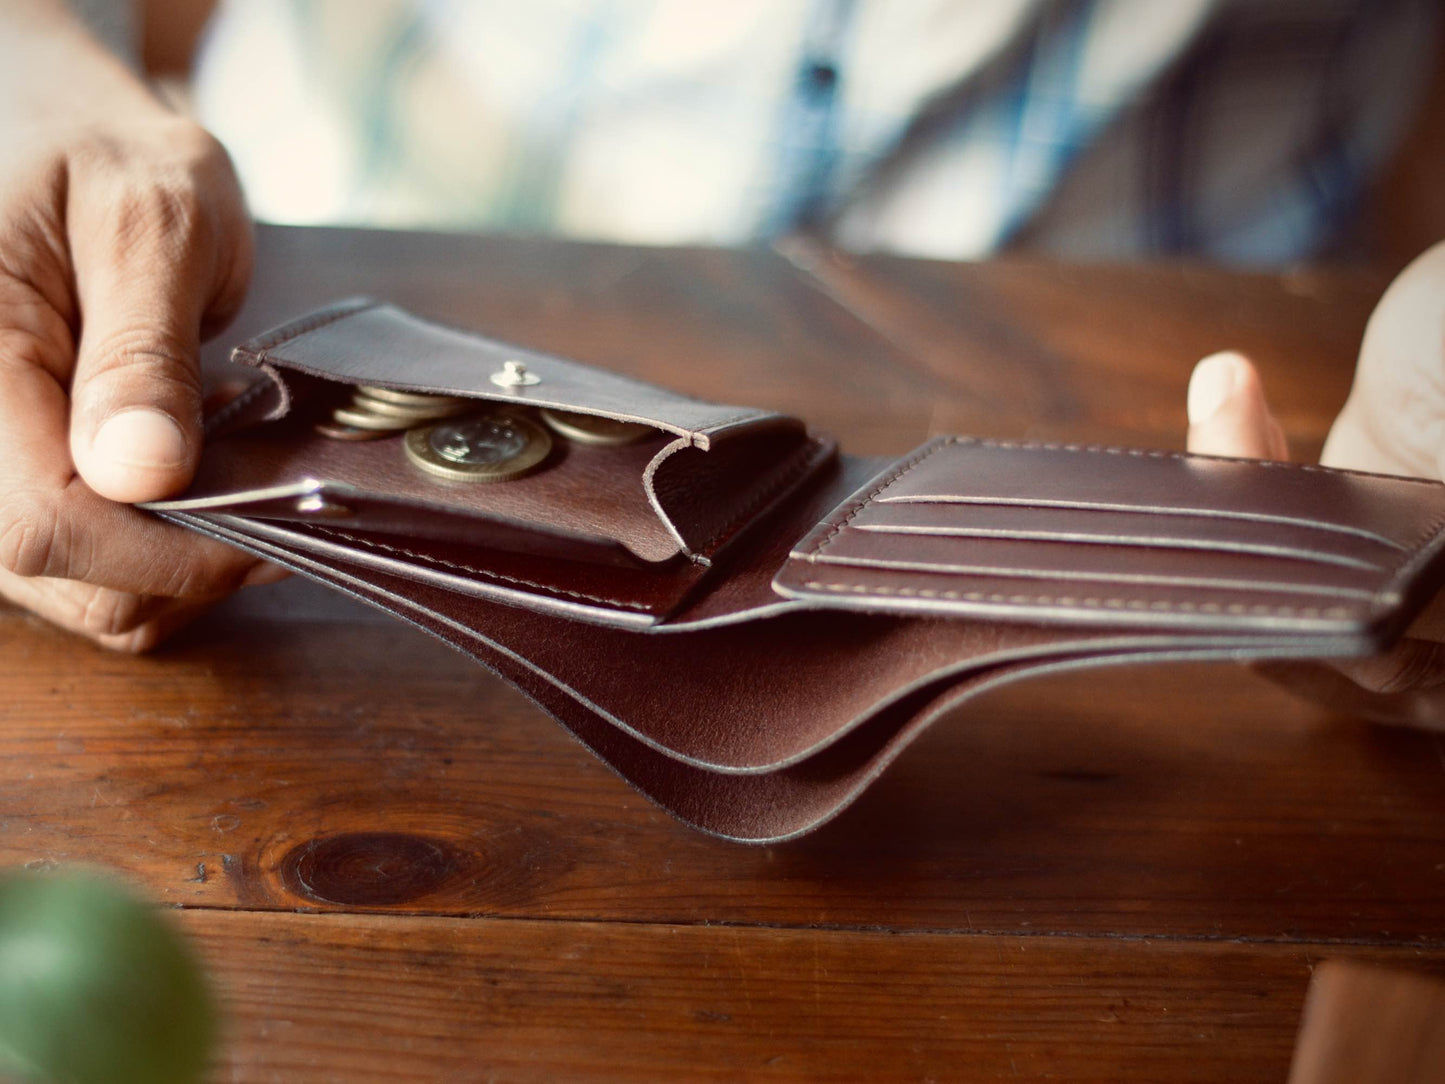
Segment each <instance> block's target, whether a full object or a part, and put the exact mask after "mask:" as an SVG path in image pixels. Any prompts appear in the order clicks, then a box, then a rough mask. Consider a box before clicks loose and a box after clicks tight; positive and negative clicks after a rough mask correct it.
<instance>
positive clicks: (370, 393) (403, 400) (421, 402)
mask: <svg viewBox="0 0 1445 1084" xmlns="http://www.w3.org/2000/svg"><path fill="white" fill-rule="evenodd" d="M356 391H357V394H359V395H365V396H367V397H368V398H371V399H380V400H381V401H383V402H386V403H395V404H396V405H397V406H412V407H444V406H451V405H452V404H454V403H465V402H467V400H466V399H463V398H462V397H460V396H457V395H433V394H431V393H430V392H420V391H398V390H397V389H396V388H383V387H381V386H379V385H377V384H359V385H357V388H356Z"/></svg>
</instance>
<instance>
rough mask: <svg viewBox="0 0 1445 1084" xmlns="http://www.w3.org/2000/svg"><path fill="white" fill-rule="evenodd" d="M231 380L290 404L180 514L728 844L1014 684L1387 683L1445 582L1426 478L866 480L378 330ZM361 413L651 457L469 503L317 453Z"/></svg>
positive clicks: (1064, 469)
mask: <svg viewBox="0 0 1445 1084" xmlns="http://www.w3.org/2000/svg"><path fill="white" fill-rule="evenodd" d="M233 356H234V359H235V360H236V361H238V362H240V363H242V364H245V365H249V366H253V367H256V368H258V369H260V370H261V371H262V372H263V373H264V374H265V379H262V380H260V381H258V382H257V383H255V384H254V385H252V386H251V388H250V389H249V390H248V391H247V392H246V393H245V394H244V395H242V396H241V397H240V398H238V399H236V400H234V401H233V402H232V403H231V404H229V405H228V406H227V407H226V408H225V409H223V410H222V411H220V412H219V413H217V414H216V415H214V416H213V417H212V418H211V419H210V420H209V423H208V434H209V435H208V440H207V446H206V452H205V455H204V457H203V461H202V464H201V468H200V471H199V473H198V475H197V478H196V480H195V483H194V485H193V486H192V488H191V490H190V491H188V492H187V493H186V494H185V495H184V496H183V497H182V498H180V499H178V500H172V501H164V502H160V503H157V504H154V505H151V506H150V507H151V508H152V509H153V510H154V511H155V512H156V513H157V514H159V515H162V516H164V517H166V518H167V519H170V520H173V521H175V522H178V523H182V524H185V525H187V526H189V527H193V528H195V529H196V530H199V531H203V532H205V533H207V534H210V535H212V536H214V537H217V538H220V539H223V540H225V541H227V542H230V543H233V544H235V545H237V546H239V547H241V548H243V549H246V550H249V551H251V552H253V553H256V554H259V555H261V556H263V557H265V558H267V559H269V560H272V561H275V562H277V563H279V564H283V565H286V566H288V567H290V568H293V569H295V570H296V571H297V572H300V573H302V574H303V575H307V576H310V577H312V578H314V579H317V580H320V581H322V582H324V583H327V584H330V585H332V586H334V587H335V588H337V589H339V590H342V591H345V592H348V593H350V594H352V595H354V596H356V597H358V598H361V599H363V600H365V601H367V602H370V603H372V604H374V605H376V606H378V607H381V608H382V609H384V610H387V611H388V612H390V613H393V614H395V615H396V616H398V617H401V618H403V619H405V620H407V621H410V622H412V623H413V624H415V625H418V626H420V627H421V628H423V629H426V630H427V631H428V632H431V633H433V634H434V635H436V636H438V637H440V638H441V639H443V640H445V641H446V642H447V643H449V644H451V645H453V646H454V647H456V648H458V649H459V650H461V651H463V652H465V653H466V654H468V655H470V656H472V657H473V658H475V659H477V660H478V661H479V662H481V663H483V664H484V665H485V666H487V667H489V668H490V669H492V670H494V671H495V672H497V673H498V674H500V675H502V676H503V677H505V678H507V679H508V680H510V681H512V682H513V683H515V684H516V685H517V686H518V687H519V688H520V689H522V691H523V692H525V693H526V694H528V695H529V696H530V697H532V698H533V699H534V700H535V701H536V702H537V703H538V704H539V705H541V706H542V707H543V708H544V709H546V710H547V711H548V712H550V713H551V714H552V715H554V716H555V717H556V718H557V720H558V721H559V722H560V723H561V724H562V725H563V726H565V727H567V728H568V729H569V730H570V731H571V732H572V733H573V734H574V735H575V736H576V737H577V738H578V739H579V740H580V741H581V742H583V743H584V744H585V745H587V746H588V747H589V748H591V749H592V750H593V751H594V752H595V753H596V754H597V755H598V756H600V757H601V758H602V759H603V760H604V761H606V762H607V763H608V764H609V765H610V766H611V767H612V768H613V769H614V770H615V771H617V772H618V774H620V775H621V776H622V777H623V778H624V779H626V780H627V781H628V782H630V783H632V784H633V785H634V786H635V787H637V788H638V789H639V790H641V791H642V792H643V793H644V794H646V795H647V796H648V797H649V798H651V799H652V800H653V801H655V802H657V803H658V804H659V805H661V806H662V807H663V808H665V809H667V810H668V811H669V812H671V813H673V814H674V815H676V816H678V817H680V818H681V819H683V820H685V821H688V822H690V823H691V824H693V825H696V826H697V827H699V828H701V829H703V830H705V831H708V832H712V833H715V834H717V835H720V836H724V837H727V838H730V839H737V840H747V841H755V842H762V841H771V840H778V839H783V838H787V837H789V836H795V835H798V834H800V833H803V832H806V831H808V830H810V829H812V828H814V827H816V826H818V825H819V824H820V823H822V822H823V821H825V820H827V819H828V818H829V817H831V816H833V815H834V814H836V813H837V812H838V811H839V810H840V809H842V808H843V807H844V806H846V805H847V804H848V803H849V802H850V801H852V799H853V798H855V797H856V796H857V795H858V794H859V793H860V792H861V791H862V789H863V788H864V787H865V786H867V785H868V783H869V782H870V781H872V780H873V779H874V778H876V777H877V775H878V774H879V773H880V772H881V771H882V770H883V769H884V768H885V767H886V766H887V765H888V764H889V763H890V762H891V761H892V760H893V758H894V757H896V756H898V754H899V753H900V752H901V751H902V750H903V749H904V748H905V747H906V746H907V745H908V743H909V742H910V741H912V739H913V738H914V737H916V736H917V735H918V734H919V733H920V731H922V729H923V728H924V727H926V726H928V725H929V724H930V723H932V722H933V721H934V720H935V719H937V718H939V717H940V716H941V715H943V714H944V713H945V712H946V711H948V710H949V709H950V708H952V707H954V706H955V705H957V704H959V703H960V702H961V701H963V700H964V699H966V698H968V697H970V696H972V695H974V694H975V693H978V692H980V691H981V690H983V689H986V688H989V687H991V686H994V685H998V684H1000V683H1002V682H1006V681H1014V680H1018V679H1020V678H1023V677H1026V676H1030V675H1035V674H1040V673H1044V672H1047V671H1053V670H1059V669H1062V668H1070V667H1085V666H1097V665H1101V664H1104V663H1122V662H1132V661H1144V660H1158V659H1266V658H1276V659H1278V658H1324V657H1331V656H1335V657H1339V656H1350V655H1361V654H1367V653H1370V652H1373V651H1376V650H1379V649H1380V648H1382V647H1384V646H1386V645H1388V644H1390V643H1391V642H1392V641H1393V640H1394V639H1396V638H1397V637H1398V636H1399V635H1400V634H1401V632H1402V630H1403V629H1404V628H1405V627H1406V625H1407V624H1408V622H1409V621H1410V620H1411V618H1412V617H1413V616H1414V615H1415V613H1416V612H1417V611H1418V610H1419V609H1420V608H1421V606H1422V605H1423V604H1424V602H1425V601H1426V600H1427V599H1428V598H1429V597H1430V596H1431V595H1432V594H1433V593H1434V591H1435V589H1436V588H1437V586H1438V585H1439V582H1440V580H1441V577H1442V575H1445V562H1442V559H1441V551H1442V533H1441V528H1442V526H1445V486H1441V485H1440V484H1438V483H1435V482H1428V481H1423V480H1419V479H1413V478H1393V477H1384V476H1379V475H1368V474H1361V473H1354V472H1348V471H1338V470H1329V469H1324V468H1321V467H1315V466H1302V465H1295V464H1286V463H1270V462H1259V461H1247V460H1235V459H1217V458H1210V457H1203V456H1189V455H1181V454H1177V453H1173V452H1159V451H1143V450H1136V449H1127V448H1113V447H1092V446H1081V445H1053V444H1032V443H1013V442H1007V441H994V440H975V439H970V438H967V437H946V438H941V439H937V440H933V441H931V442H929V443H928V444H925V445H924V446H923V447H921V448H919V449H917V450H915V451H913V452H910V453H909V454H908V455H906V456H904V457H903V458H901V459H898V460H894V461H890V460H886V459H862V458H855V457H851V456H840V455H838V454H837V452H836V449H835V447H834V444H833V442H832V441H831V440H829V439H828V438H826V437H824V436H821V435H819V434H817V433H814V432H812V431H810V430H809V429H808V427H807V426H806V425H805V424H804V423H803V422H801V421H799V420H798V419H796V418H791V417H786V416H783V415H779V414H776V413H772V412H769V411H766V410H758V409H753V408H748V407H738V406H727V405H722V404H717V403H707V402H702V401H699V400H697V399H693V398H690V397H687V396H684V395H679V394H676V393H674V392H670V391H667V390H665V389H663V388H659V387H655V386H652V385H649V384H645V383H642V382H640V381H636V380H631V379H628V378H625V377H621V376H618V375H616V374H613V373H609V372H605V371H602V370H599V369H594V368H590V367H588V366H586V365H582V364H579V363H577V362H573V361H566V360H563V359H560V358H555V357H550V356H547V355H542V354H537V353H534V352H532V351H529V350H525V349H522V348H519V347H516V346H510V345H507V344H504V343H499V342H495V341H493V340H490V339H486V338H484V337H481V336H478V335H474V334H471V333H467V332H463V331H458V330H454V329H451V328H446V327H441V326H438V325H436V324H432V323H428V322H425V321H423V320H419V319H417V318H415V317H413V316H411V315H409V314H407V313H405V312H403V311H401V310H399V309H396V308H394V307H392V306H389V305H385V304H381V303H378V302H376V301H371V300H353V301H346V302H342V303H340V304H337V305H333V306H331V307H329V308H327V309H325V310H323V311H320V312H317V313H314V314H312V315H310V316H307V317H305V318H303V319H300V320H297V321H295V322H293V323H290V324H288V325H286V326H285V327H282V328H280V329H278V330H276V331H274V332H272V333H270V334H267V335H265V336H262V337H260V338H258V339H254V340H252V341H250V342H247V343H244V344H242V345H241V346H239V347H237V348H236V350H235V352H234V355H233ZM509 363H510V364H509ZM357 385H373V386H379V387H383V388H390V389H394V390H397V391H409V392H413V393H430V394H439V395H447V396H457V397H464V398H471V399H477V400H489V401H491V403H494V404H495V403H501V404H507V407H506V409H508V410H512V411H518V412H542V411H545V410H548V409H551V410H563V411H569V412H573V413H576V414H586V415H594V416H597V417H603V418H610V419H614V420H620V421H626V422H631V423H639V424H640V425H642V426H644V427H645V428H644V429H641V430H638V431H637V432H638V433H639V434H641V435H640V438H639V439H636V440H634V441H632V442H631V443H626V444H613V445H593V444H588V443H583V442H573V441H568V440H565V439H562V438H561V437H559V438H558V439H556V441H555V443H554V447H553V449H552V452H551V453H550V455H549V457H548V458H547V459H546V460H545V461H544V462H542V463H541V465H540V466H539V467H538V468H537V469H535V470H533V471H532V472H531V473H529V474H526V475H524V476H522V477H519V478H516V479H513V480H510V481H505V482H498V483H495V484H477V483H474V482H463V481H453V480H448V479H446V478H438V477H436V476H435V475H433V474H430V473H427V472H425V471H422V470H419V469H417V466H416V465H415V464H414V463H413V462H410V461H409V460H408V457H407V456H406V455H405V454H404V448H403V440H402V438H400V437H397V438H392V439H383V440H375V441H357V442H347V441H337V440H332V439H328V438H327V437H325V436H323V435H320V434H318V432H317V431H316V429H315V424H316V421H317V418H318V417H319V416H321V415H319V414H318V412H325V411H326V410H328V409H330V406H329V404H334V403H335V402H336V399H337V396H338V395H341V396H345V395H349V394H350V389H351V388H353V387H355V386H357ZM483 407H485V408H486V409H493V410H494V409H496V408H495V407H492V406H489V405H488V404H483V403H479V404H478V408H479V409H481V408H483ZM539 416H540V414H539Z"/></svg>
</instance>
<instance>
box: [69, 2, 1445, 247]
mask: <svg viewBox="0 0 1445 1084" xmlns="http://www.w3.org/2000/svg"><path fill="white" fill-rule="evenodd" d="M76 3H77V4H78V6H80V7H82V8H84V9H87V11H88V17H89V18H90V20H91V21H92V24H93V25H96V26H97V27H98V28H100V30H101V32H102V33H103V34H105V35H106V36H107V38H108V40H110V41H111V42H112V44H113V45H114V46H115V47H116V48H117V50H118V51H120V52H122V53H123V54H126V55H129V56H130V57H131V58H133V61H134V63H136V64H137V65H138V66H140V67H142V68H143V69H144V70H145V71H146V72H147V73H148V74H149V75H151V76H152V77H153V78H155V79H157V80H161V81H163V82H164V83H165V85H166V87H167V88H168V93H170V94H171V95H172V96H173V97H174V98H175V99H176V100H178V101H180V102H182V103H184V106H185V108H188V109H190V110H192V111H193V112H194V113H195V114H196V115H198V116H199V118H200V119H201V121H202V122H203V123H204V124H206V125H207V126H208V127H210V128H211V129H212V131H214V132H215V133H216V134H217V135H218V136H219V137H220V138H221V139H222V141H223V142H224V143H225V145H226V146H227V148H228V150H229V151H230V153H231V154H232V156H233V158H234V159H235V161H236V164H237V167H238V170H239V172H240V174H241V177H242V180H243V183H244V185H245V187H246V190H247V195H248V199H249V201H250V203H251V206H252V209H253V212H254V213H255V214H256V215H257V217H259V218H261V219H263V220H269V221H276V222H285V223H293V224H303V223H306V224H337V225H340V224H346V225H362V224H364V225H382V226H397V227H427V228H444V229H469V230H470V229H481V230H494V231H495V230H502V231H520V232H547V233H556V234H561V235H565V236H569V237H576V238H583V239H600V240H612V241H623V242H629V243H658V244H711V245H728V246H730V245H741V244H748V243H752V242H754V241H757V240H760V239H767V238H771V237H776V236H778V235H782V234H788V233H810V234H815V235H819V236H822V237H824V238H826V239H828V240H829V241H831V242H833V243H836V244H839V245H841V246H843V247H846V248H850V249H854V250H859V251H890V252H899V253H905V254H910V255H918V256H928V257H939V258H946V259H970V258H977V257H982V256H986V255H990V254H993V253H996V252H1001V251H1008V252H1014V251H1027V252H1041V253H1048V254H1051V255H1055V256H1061V257H1065V258H1078V259H1087V260H1119V259H1132V258H1139V257H1155V256H1165V257H1176V256H1184V257H1192V258H1198V259H1203V260H1211V261H1218V262H1222V263H1226V264H1230V265H1236V266H1241V265H1242V266H1263V267H1278V266H1285V265H1293V264H1298V263H1300V262H1305V261H1332V262H1337V261H1349V262H1356V263H1368V264H1370V265H1372V266H1375V267H1378V268H1379V269H1381V270H1385V271H1390V270H1394V269H1396V268H1398V267H1400V266H1402V265H1403V264H1404V263H1405V262H1407V261H1408V259H1409V258H1410V257H1411V256H1413V255H1415V254H1417V253H1418V252H1419V251H1421V250H1422V249H1424V248H1425V247H1427V246H1428V245H1429V244H1430V243H1432V242H1433V241H1435V240H1438V239H1440V238H1441V237H1445V154H1442V151H1441V148H1442V147H1445V76H1442V71H1445V66H1442V65H1441V63H1440V59H1441V55H1442V42H1445V25H1442V24H1445V20H1442V18H1441V11H1440V5H1439V4H1438V2H1437V0H1373V2H1369V0H886V2H885V0H733V2H731V3H728V4H713V5H699V4H696V3H692V2H688V0H530V2H529V3H527V4H525V5H519V4H512V3H501V2H500V0H497V2H489V0H453V2H447V0H360V2H358V0H219V2H217V0H136V2H135V3H133V4H130V5H127V4H121V3H116V2H115V0H85V2H82V0H76Z"/></svg>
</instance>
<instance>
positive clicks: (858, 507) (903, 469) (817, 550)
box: [802, 437, 960, 558]
mask: <svg viewBox="0 0 1445 1084" xmlns="http://www.w3.org/2000/svg"><path fill="white" fill-rule="evenodd" d="M959 442H960V438H958V437H949V438H947V439H946V440H944V441H943V442H942V443H939V444H935V445H933V447H931V448H929V449H927V450H926V451H923V452H920V453H919V454H918V455H916V456H914V457H913V458H912V459H907V460H904V461H903V462H902V463H900V464H898V466H897V467H896V468H895V469H894V470H893V471H892V472H891V473H890V474H889V475H888V476H887V477H886V478H884V479H883V480H882V481H880V482H879V483H878V484H877V485H876V486H874V487H873V488H872V489H870V490H869V491H868V492H867V493H865V494H863V496H861V497H856V498H854V499H853V500H852V501H850V502H849V503H848V504H847V505H845V506H844V509H846V512H845V514H844V515H843V518H842V519H840V520H838V521H837V522H836V523H834V524H833V526H832V527H831V528H829V530H828V533H827V534H825V535H824V536H823V537H822V538H820V539H819V540H818V541H817V542H816V543H815V544H814V545H813V548H812V549H811V550H808V551H806V552H804V553H803V555H802V556H803V557H804V558H809V557H816V556H819V555H820V554H822V552H823V551H824V550H825V549H827V548H828V546H829V545H830V544H832V542H833V540H834V539H835V538H837V537H838V535H839V533H840V532H841V531H842V530H843V528H844V527H846V526H848V524H849V523H851V522H853V520H854V518H855V517H857V515H858V513H859V512H861V511H863V509H864V508H866V507H867V506H868V502H869V501H871V500H872V499H873V498H874V497H876V496H878V494H880V493H882V492H883V491H884V490H885V489H887V488H888V487H889V486H891V485H892V484H893V483H894V482H896V481H898V479H900V478H902V477H903V476H904V475H905V474H907V473H908V472H909V471H911V470H912V469H913V468H914V467H916V466H918V464H920V463H922V462H923V461H924V460H925V459H927V458H928V457H929V456H931V455H932V454H933V453H934V452H937V451H940V450H942V449H944V448H947V447H949V446H951V445H953V444H957V443H959ZM840 511H842V510H840Z"/></svg>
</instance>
